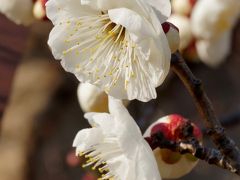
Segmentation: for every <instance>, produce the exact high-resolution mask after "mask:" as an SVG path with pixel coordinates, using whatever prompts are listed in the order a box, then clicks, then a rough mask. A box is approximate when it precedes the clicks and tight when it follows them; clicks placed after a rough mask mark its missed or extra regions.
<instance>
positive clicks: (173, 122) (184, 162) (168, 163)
mask: <svg viewBox="0 0 240 180" xmlns="http://www.w3.org/2000/svg"><path fill="white" fill-rule="evenodd" d="M187 122H189V120H188V119H186V118H184V117H182V116H180V115H177V114H172V115H169V116H165V117H162V118H160V119H159V120H157V121H156V122H155V123H153V124H152V125H151V126H150V127H149V128H148V129H147V131H146V132H145V134H144V137H150V136H151V135H153V134H156V133H157V132H161V133H163V135H164V137H165V138H167V139H168V140H170V141H176V142H179V141H181V140H182V133H181V131H180V130H181V129H182V127H183V126H185V125H186V123H187ZM191 124H192V126H193V135H194V136H195V137H196V139H197V140H199V141H201V139H202V133H201V130H200V129H199V128H198V127H197V126H196V125H195V124H193V123H191ZM148 141H150V140H149V138H148ZM154 148H155V147H154ZM154 155H155V158H156V161H157V164H158V168H159V171H160V174H161V176H162V178H167V179H175V178H179V177H182V176H184V175H186V174H188V173H189V172H190V171H191V170H192V169H193V168H194V167H195V166H196V165H197V162H198V160H197V158H195V157H194V156H192V155H191V154H185V155H181V154H180V153H177V152H173V151H171V150H168V149H160V148H156V149H154Z"/></svg>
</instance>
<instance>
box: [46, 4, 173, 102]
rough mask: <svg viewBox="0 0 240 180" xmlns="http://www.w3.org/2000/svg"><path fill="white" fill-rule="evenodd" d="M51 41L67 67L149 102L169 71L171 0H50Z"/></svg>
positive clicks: (107, 88) (114, 90)
mask: <svg viewBox="0 0 240 180" xmlns="http://www.w3.org/2000/svg"><path fill="white" fill-rule="evenodd" d="M46 6H47V16H48V18H49V19H50V20H51V21H52V22H53V24H54V28H53V30H52V31H51V33H50V36H49V41H48V44H49V46H50V47H51V49H52V53H53V55H54V57H55V58H56V59H61V60H62V61H61V64H62V66H63V67H64V68H65V70H66V71H69V72H72V73H74V74H75V75H76V76H77V78H78V79H79V81H81V82H88V83H91V84H94V85H96V86H98V87H99V88H100V89H102V90H104V91H105V92H107V93H108V94H110V95H111V96H114V97H116V98H119V99H129V100H132V99H138V100H141V101H149V100H150V99H153V98H156V90H155V88H156V87H158V86H159V85H161V84H162V82H163V81H164V79H165V77H166V76H167V74H168V72H169V67H170V56H171V52H170V48H169V45H168V42H167V38H166V35H165V34H164V32H163V30H162V27H161V23H163V22H165V20H166V19H167V17H168V16H169V15H170V12H171V5H170V1H169V0H121V1H119V0H49V1H48V3H47V5H46Z"/></svg>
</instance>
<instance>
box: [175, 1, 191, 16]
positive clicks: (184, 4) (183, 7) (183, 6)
mask: <svg viewBox="0 0 240 180" xmlns="http://www.w3.org/2000/svg"><path fill="white" fill-rule="evenodd" d="M195 2H196V0H172V1H171V4H172V10H173V12H174V14H180V15H183V16H188V15H190V13H191V11H192V8H193V6H194V4H195Z"/></svg>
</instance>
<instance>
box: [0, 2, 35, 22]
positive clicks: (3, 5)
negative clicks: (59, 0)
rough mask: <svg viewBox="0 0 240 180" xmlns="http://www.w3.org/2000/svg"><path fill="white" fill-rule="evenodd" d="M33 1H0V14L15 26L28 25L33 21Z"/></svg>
mask: <svg viewBox="0 0 240 180" xmlns="http://www.w3.org/2000/svg"><path fill="white" fill-rule="evenodd" d="M32 11H33V0H0V12H1V13H3V14H4V15H6V16H7V17H8V18H9V19H11V20H12V21H14V22H15V23H16V24H24V25H29V24H30V23H31V22H32V21H33V19H34V18H33V13H32Z"/></svg>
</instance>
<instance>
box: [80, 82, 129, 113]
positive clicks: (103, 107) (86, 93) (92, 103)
mask: <svg viewBox="0 0 240 180" xmlns="http://www.w3.org/2000/svg"><path fill="white" fill-rule="evenodd" d="M77 95H78V101H79V104H80V106H81V108H82V110H83V111H84V112H108V95H107V94H106V93H105V92H104V91H101V90H100V89H99V88H98V87H97V86H94V85H92V84H89V83H81V84H79V86H78V90H77ZM123 104H124V105H125V106H127V105H128V104H129V101H127V100H124V101H123Z"/></svg>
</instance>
